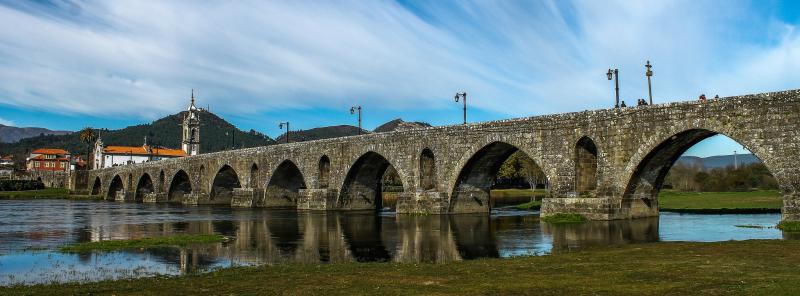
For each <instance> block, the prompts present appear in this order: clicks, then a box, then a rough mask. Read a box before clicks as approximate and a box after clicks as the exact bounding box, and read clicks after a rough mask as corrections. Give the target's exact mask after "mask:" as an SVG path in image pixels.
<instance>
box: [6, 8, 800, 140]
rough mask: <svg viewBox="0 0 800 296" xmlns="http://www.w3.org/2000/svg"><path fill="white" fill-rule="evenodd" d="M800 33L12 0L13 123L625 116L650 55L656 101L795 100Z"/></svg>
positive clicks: (442, 14) (607, 20)
mask: <svg viewBox="0 0 800 296" xmlns="http://www.w3.org/2000/svg"><path fill="white" fill-rule="evenodd" d="M798 24H800V5H799V4H798V3H797V2H796V1H795V3H792V2H790V1H787V2H775V1H754V2H748V1H732V0H725V1H698V0H692V1H608V0H606V1H588V0H587V1H478V2H468V1H457V2H448V1H400V2H391V1H352V2H350V1H331V2H324V1H309V2H304V1H297V0H295V1H285V2H282V1H253V2H249V1H235V2H232V1H219V2H216V1H209V2H203V3H199V2H197V1H148V0H137V1H37V2H29V1H16V0H11V1H3V0H0V124H9V125H15V126H41V127H47V128H51V129H66V130H77V129H80V128H81V127H84V126H93V127H106V128H120V127H124V126H127V125H131V124H136V123H142V122H149V121H152V120H154V119H157V118H160V117H163V116H165V115H168V114H172V113H176V112H177V111H179V110H181V109H183V108H185V107H186V105H187V103H188V98H189V93H190V91H191V89H193V88H194V89H195V91H196V93H197V96H198V103H199V105H201V106H203V107H206V106H208V107H209V108H210V109H211V111H212V112H215V113H218V114H219V115H221V116H223V117H225V118H226V119H228V120H229V121H231V122H233V123H234V124H236V125H238V126H239V127H240V128H241V129H244V130H249V129H251V128H252V129H256V130H259V131H262V132H265V133H267V134H269V135H272V136H276V135H278V134H279V133H280V132H281V131H280V130H279V129H278V122H280V121H286V120H288V121H290V122H292V127H293V128H301V129H308V128H313V127H317V126H325V125H335V124H354V123H355V118H354V117H353V116H351V115H350V114H349V112H348V110H349V107H350V106H351V105H361V106H363V108H364V126H365V128H368V129H372V128H374V127H376V126H377V125H379V124H381V123H383V122H386V121H388V120H391V119H393V118H398V117H402V118H403V119H405V120H420V121H427V122H430V123H432V124H435V125H444V124H454V123H458V122H459V121H460V120H461V113H460V105H458V104H456V103H455V102H453V99H452V97H453V94H454V93H455V92H456V91H467V92H468V98H469V105H470V107H469V108H470V121H484V120H493V119H503V118H510V117H522V116H532V115H540V114H549V113H559V112H569V111H580V110H586V109H598V108H608V107H610V106H612V105H613V96H614V93H613V85H612V83H611V82H609V81H608V80H607V79H606V77H605V72H606V71H607V70H608V68H609V67H614V68H619V70H620V88H621V96H622V99H623V100H625V101H627V102H635V100H636V99H637V98H640V97H646V94H647V82H646V79H645V76H644V67H643V65H644V63H645V61H646V60H650V61H651V62H652V63H653V65H654V67H653V70H654V72H655V76H654V77H653V84H654V86H653V95H654V100H655V101H656V102H666V101H677V100H686V99H694V98H696V97H697V96H698V95H699V94H700V93H705V94H707V95H708V96H709V97H713V95H716V94H719V95H720V96H728V95H739V94H746V93H755V92H766V91H777V90H785V89H795V88H800V71H798V70H797V69H800V32H798ZM716 142H719V143H717V144H716V145H711V146H709V147H717V148H718V149H721V148H719V147H724V149H726V150H730V149H735V148H736V147H735V146H737V145H734V144H732V143H727V142H725V141H724V140H717V141H716ZM739 148H741V147H739ZM698 151H699V150H698ZM698 154H703V153H700V152H698Z"/></svg>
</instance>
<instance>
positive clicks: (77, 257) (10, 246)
mask: <svg viewBox="0 0 800 296" xmlns="http://www.w3.org/2000/svg"><path fill="white" fill-rule="evenodd" d="M779 220H780V214H730V215H699V214H675V213H661V216H660V217H657V218H650V219H636V220H625V221H602V222H601V221H592V222H587V223H583V224H566V225H551V224H547V223H540V222H539V219H538V212H528V211H517V210H511V209H507V210H503V209H500V210H495V211H493V212H492V214H491V215H431V216H424V215H422V216H419V215H396V214H394V213H392V212H383V213H379V214H376V213H371V212H369V213H365V212H297V211H294V210H267V209H250V208H247V209H238V208H228V207H205V206H196V207H188V206H180V205H167V204H139V203H116V202H106V201H69V200H24V201H17V200H0V285H12V284H33V283H50V282H73V281H77V282H88V281H97V280H103V279H118V278H131V277H142V276H152V275H179V274H187V273H195V272H205V271H210V270H214V269H217V268H224V267H231V266H243V265H262V264H281V263H287V262H294V263H313V264H317V263H320V262H323V263H325V262H345V261H357V262H369V261H396V262H435V263H444V262H451V261H459V260H469V259H475V258H487V257H509V256H522V255H544V254H558V253H561V252H570V251H575V250H580V249H581V248H585V247H589V246H604V245H614V244H627V243H637V242H656V241H703V242H713V241H726V240H745V239H789V238H794V237H792V236H790V235H788V234H784V233H782V232H781V231H780V230H778V229H775V228H774V227H773V226H775V224H777V223H778V222H779ZM737 225H749V226H761V227H763V228H752V227H747V228H745V227H737ZM183 233H187V234H212V233H215V234H222V235H225V236H227V237H229V238H230V240H228V241H226V242H223V243H216V244H206V245H197V246H191V247H186V248H156V249H144V250H131V251H115V252H90V253H85V254H65V253H60V252H58V250H57V248H58V247H59V246H62V245H65V244H70V243H75V242H87V241H98V240H111V239H128V238H140V237H149V236H162V235H172V234H183Z"/></svg>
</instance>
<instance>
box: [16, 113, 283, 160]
mask: <svg viewBox="0 0 800 296" xmlns="http://www.w3.org/2000/svg"><path fill="white" fill-rule="evenodd" d="M185 113H186V111H183V112H180V113H178V114H173V115H170V116H167V117H164V118H161V119H159V120H156V121H153V122H152V123H149V124H140V125H135V126H129V127H126V128H123V129H119V130H106V129H103V130H97V131H95V133H97V134H99V135H100V137H101V138H102V139H103V143H105V144H106V145H121V146H139V145H143V144H144V138H145V136H146V137H147V143H148V144H150V145H153V146H160V147H168V148H180V147H181V132H182V131H181V122H182V121H183V117H184V115H185ZM200 122H201V124H200V151H201V152H202V153H209V152H216V151H221V150H225V149H230V148H231V146H233V145H235V147H236V148H245V147H256V146H265V145H270V144H274V143H275V141H274V140H272V139H270V138H269V137H268V136H266V135H264V134H262V133H259V132H256V131H254V130H250V131H249V132H244V131H241V130H239V129H237V128H236V127H235V126H233V125H232V124H230V123H228V122H227V121H225V120H224V119H222V118H220V117H218V116H217V115H215V114H213V113H210V112H206V111H201V112H200ZM36 148H61V149H66V150H67V151H70V152H72V153H74V154H75V153H77V154H81V155H85V154H86V145H85V144H83V143H82V142H81V141H80V138H79V135H78V133H70V134H65V135H44V136H41V135H40V136H35V137H31V138H26V139H22V140H20V141H18V142H16V143H0V155H5V154H14V155H16V156H18V157H21V158H17V159H25V157H24V155H25V153H26V151H30V150H33V149H36Z"/></svg>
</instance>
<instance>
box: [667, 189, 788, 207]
mask: <svg viewBox="0 0 800 296" xmlns="http://www.w3.org/2000/svg"><path fill="white" fill-rule="evenodd" d="M658 203H659V209H660V210H662V211H667V212H691V213H775V212H780V210H781V207H782V206H783V199H782V198H781V195H780V193H778V191H777V190H758V191H749V192H680V191H673V190H662V191H661V192H660V193H659V195H658Z"/></svg>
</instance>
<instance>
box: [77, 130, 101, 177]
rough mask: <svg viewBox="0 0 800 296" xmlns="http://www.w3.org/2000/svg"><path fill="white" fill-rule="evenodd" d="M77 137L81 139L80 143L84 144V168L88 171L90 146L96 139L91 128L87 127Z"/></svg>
mask: <svg viewBox="0 0 800 296" xmlns="http://www.w3.org/2000/svg"><path fill="white" fill-rule="evenodd" d="M79 135H80V138H81V142H83V143H84V144H86V167H84V168H86V169H88V165H89V158H90V155H91V153H92V150H91V145H92V143H93V142H94V140H95V139H96V138H97V134H95V133H94V129H92V127H89V126H87V127H85V128H83V129H82V130H81V131H80V132H79Z"/></svg>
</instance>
